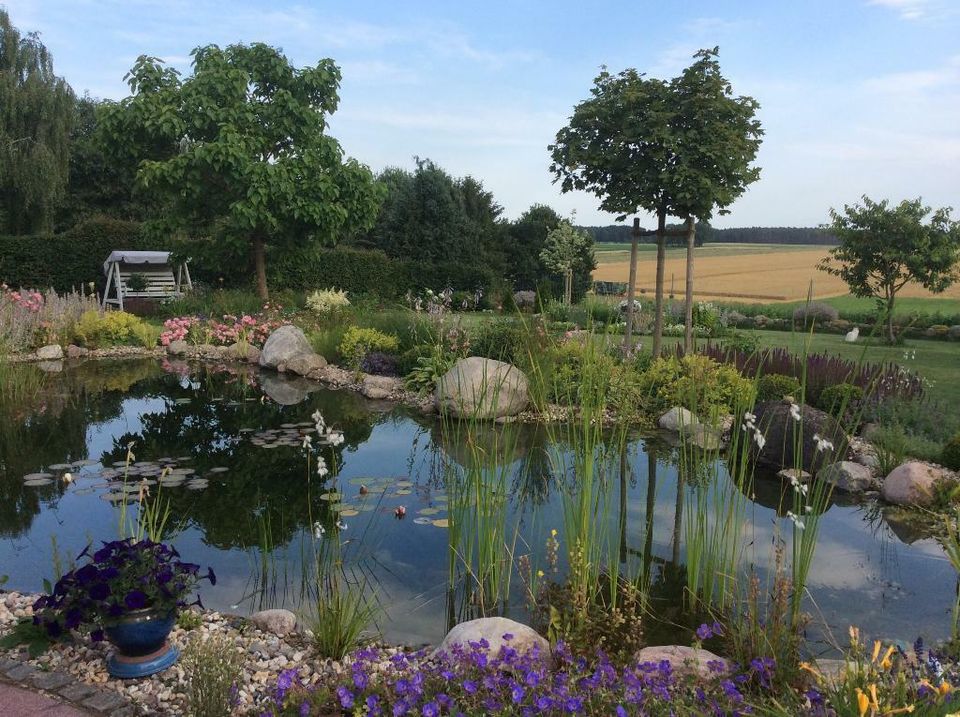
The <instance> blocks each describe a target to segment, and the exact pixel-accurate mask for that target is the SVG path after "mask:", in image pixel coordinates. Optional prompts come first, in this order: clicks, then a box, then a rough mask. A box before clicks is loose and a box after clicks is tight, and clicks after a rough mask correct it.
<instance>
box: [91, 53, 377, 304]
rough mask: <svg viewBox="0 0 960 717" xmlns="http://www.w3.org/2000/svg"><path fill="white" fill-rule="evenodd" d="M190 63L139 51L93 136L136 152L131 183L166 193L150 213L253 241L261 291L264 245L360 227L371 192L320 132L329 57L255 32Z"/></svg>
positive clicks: (164, 221) (333, 80)
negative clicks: (158, 209) (308, 55)
mask: <svg viewBox="0 0 960 717" xmlns="http://www.w3.org/2000/svg"><path fill="white" fill-rule="evenodd" d="M191 55H192V57H193V63H192V64H193V74H192V75H190V76H189V77H186V78H184V79H181V78H180V77H179V73H177V72H176V71H175V70H173V69H171V68H168V67H166V66H164V64H163V62H162V61H160V60H158V59H157V58H153V57H146V56H141V57H140V58H138V59H137V62H136V63H135V65H134V67H133V69H132V70H131V71H130V73H129V76H128V77H129V83H130V89H131V92H132V95H131V96H130V97H127V98H126V99H124V100H122V101H120V102H116V103H114V102H110V103H105V105H104V107H103V109H102V111H101V113H100V118H99V119H100V122H101V135H102V137H103V138H104V140H105V143H106V145H107V146H108V147H109V148H110V149H111V151H112V153H113V154H114V155H115V156H118V157H120V158H122V159H129V158H136V159H138V160H140V164H139V169H138V171H137V182H138V185H139V186H140V188H142V189H143V190H144V191H146V192H149V193H151V194H152V195H154V196H157V197H159V198H160V199H161V200H163V201H164V202H165V206H164V212H163V214H162V218H161V219H159V220H157V222H156V223H155V224H154V227H155V229H157V230H158V231H167V232H169V233H170V234H173V233H176V232H178V231H182V232H186V233H188V234H189V235H190V236H192V237H204V238H213V239H215V240H216V241H215V242H213V243H211V242H209V241H207V242H204V243H203V244H198V246H197V248H198V250H200V249H202V248H204V247H208V246H210V247H215V248H216V249H217V250H218V251H220V250H221V248H222V247H228V248H229V249H230V250H231V251H232V252H233V254H234V255H242V254H243V252H245V251H246V250H248V249H250V248H252V249H253V255H254V266H255V270H256V277H257V289H258V293H259V294H260V295H261V296H262V297H263V298H266V296H267V284H266V258H265V255H266V247H267V246H269V247H271V248H273V249H278V250H284V249H288V248H291V247H295V246H302V245H303V244H304V243H307V244H311V243H313V244H318V245H320V244H333V243H336V241H337V240H338V239H339V238H340V237H341V236H342V235H344V234H349V233H351V232H355V231H360V230H363V229H365V228H366V227H368V226H370V224H371V223H372V222H373V220H374V219H375V217H376V211H377V206H378V204H379V199H380V193H379V191H378V189H377V188H376V187H375V185H374V183H373V175H372V174H371V172H370V170H369V169H368V168H367V167H365V166H363V165H361V164H360V163H358V162H357V161H356V160H353V159H344V157H343V152H342V149H341V147H340V145H339V143H338V142H337V141H336V140H335V139H334V138H333V137H331V136H329V135H328V134H326V130H327V115H329V114H332V113H333V112H334V111H335V110H336V108H337V104H338V101H339V97H338V88H339V84H340V70H339V69H338V68H337V66H336V65H335V64H334V62H333V60H330V59H325V60H321V61H319V62H318V63H317V64H316V65H315V66H312V67H306V68H299V69H298V68H294V67H293V66H291V64H290V62H289V61H288V60H287V58H286V57H284V55H283V54H282V53H281V52H280V51H279V50H277V49H275V48H272V47H269V46H268V45H264V44H261V43H256V44H252V45H239V44H237V45H229V46H227V47H226V48H223V49H221V48H220V47H218V46H216V45H207V46H206V47H198V48H196V49H195V50H194V51H193V52H192V53H191Z"/></svg>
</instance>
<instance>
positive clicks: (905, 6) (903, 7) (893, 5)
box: [867, 0, 930, 20]
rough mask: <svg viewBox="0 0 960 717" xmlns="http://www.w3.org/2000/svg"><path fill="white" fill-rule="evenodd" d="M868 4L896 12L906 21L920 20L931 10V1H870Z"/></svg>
mask: <svg viewBox="0 0 960 717" xmlns="http://www.w3.org/2000/svg"><path fill="white" fill-rule="evenodd" d="M867 4H868V5H879V6H880V7H885V8H889V9H890V10H894V11H896V12H897V13H898V14H899V15H900V17H901V18H903V19H904V20H919V19H920V18H922V17H925V16H926V15H927V13H928V12H929V10H930V2H929V0H869V2H868V3H867Z"/></svg>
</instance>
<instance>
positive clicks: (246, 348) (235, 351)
mask: <svg viewBox="0 0 960 717" xmlns="http://www.w3.org/2000/svg"><path fill="white" fill-rule="evenodd" d="M223 356H224V358H227V359H230V360H232V361H248V362H249V363H259V362H260V349H258V348H257V347H256V346H254V345H253V344H248V343H243V342H241V341H238V342H237V343H235V344H230V345H229V346H227V348H226V349H224V352H223Z"/></svg>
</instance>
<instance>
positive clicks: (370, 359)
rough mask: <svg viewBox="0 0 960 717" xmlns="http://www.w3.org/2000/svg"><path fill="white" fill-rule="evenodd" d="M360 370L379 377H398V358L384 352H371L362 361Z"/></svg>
mask: <svg viewBox="0 0 960 717" xmlns="http://www.w3.org/2000/svg"><path fill="white" fill-rule="evenodd" d="M360 370H361V371H363V372H364V373H372V374H375V375H377V376H396V375H397V357H396V356H395V355H394V354H388V353H384V352H383V351H371V352H370V353H368V354H367V355H366V356H364V357H363V358H362V359H361V360H360Z"/></svg>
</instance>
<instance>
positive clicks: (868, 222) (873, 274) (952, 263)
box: [819, 196, 960, 343]
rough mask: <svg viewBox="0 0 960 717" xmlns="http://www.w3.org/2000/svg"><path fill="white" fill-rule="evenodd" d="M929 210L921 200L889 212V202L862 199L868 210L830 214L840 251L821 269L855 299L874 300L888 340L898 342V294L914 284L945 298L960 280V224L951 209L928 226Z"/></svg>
mask: <svg viewBox="0 0 960 717" xmlns="http://www.w3.org/2000/svg"><path fill="white" fill-rule="evenodd" d="M930 212H931V209H930V207H927V206H924V205H923V202H922V201H921V200H920V199H914V200H904V201H902V202H900V204H898V205H897V206H896V207H890V205H889V202H888V201H887V200H883V201H881V202H874V201H872V200H871V199H870V198H869V197H867V196H864V197H863V205H859V204H855V205H853V206H850V205H847V206H845V207H844V210H843V214H840V213H839V212H837V211H835V210H833V209H831V210H830V217H831V219H832V220H833V222H832V224H831V231H832V232H833V233H834V234H835V235H836V236H837V237H838V238H839V239H840V246H838V247H836V248H834V249H831V250H830V256H829V257H828V258H827V259H825V260H824V261H823V262H821V263H820V265H819V268H820V269H821V270H822V271H825V272H827V273H829V274H833V275H834V276H839V277H840V278H841V279H843V280H844V281H845V282H847V285H848V286H849V287H850V292H851V293H852V294H854V295H855V296H861V297H874V298H875V299H876V300H877V305H878V306H879V307H880V309H881V312H882V315H883V317H884V319H885V320H886V324H887V340H888V341H889V342H890V343H894V342H895V341H896V336H895V334H894V326H893V312H894V304H895V302H896V298H897V293H898V292H899V291H900V289H902V288H903V287H904V285H906V284H907V283H908V282H913V283H915V284H919V285H920V286H922V287H924V288H925V289H927V290H928V291H931V292H933V293H941V292H943V291H944V290H945V289H946V288H947V287H949V286H950V285H951V284H953V283H954V282H955V281H957V280H958V279H960V269H958V262H960V222H957V221H953V220H951V218H950V208H948V207H945V208H942V209H937V210H936V211H934V212H933V215H932V216H931V217H930V221H929V223H924V219H925V218H926V217H927V215H928V214H930Z"/></svg>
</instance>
